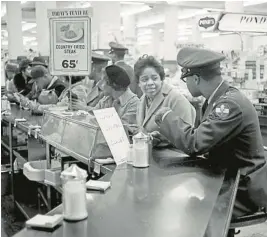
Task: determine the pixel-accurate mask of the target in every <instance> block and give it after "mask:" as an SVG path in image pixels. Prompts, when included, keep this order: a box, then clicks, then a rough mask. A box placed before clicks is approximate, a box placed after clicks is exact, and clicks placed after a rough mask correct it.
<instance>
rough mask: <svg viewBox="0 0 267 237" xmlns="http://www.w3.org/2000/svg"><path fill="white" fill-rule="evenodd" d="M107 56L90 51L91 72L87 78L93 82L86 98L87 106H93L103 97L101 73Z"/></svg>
mask: <svg viewBox="0 0 267 237" xmlns="http://www.w3.org/2000/svg"><path fill="white" fill-rule="evenodd" d="M109 60H110V58H109V57H107V56H105V55H101V54H97V53H95V52H92V72H91V74H90V75H89V79H90V80H91V81H92V82H93V88H92V90H91V91H90V92H89V94H88V95H87V98H86V103H87V106H91V107H94V106H96V105H97V104H98V102H99V101H100V100H101V99H102V98H103V97H104V92H103V82H104V81H103V80H101V79H102V75H103V72H104V68H105V67H106V66H107V65H108V61H109Z"/></svg>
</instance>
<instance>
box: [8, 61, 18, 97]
mask: <svg viewBox="0 0 267 237" xmlns="http://www.w3.org/2000/svg"><path fill="white" fill-rule="evenodd" d="M17 72H18V65H17V64H14V63H7V64H6V67H5V74H6V75H5V76H6V95H7V98H8V100H9V101H10V102H16V98H15V96H14V93H16V92H18V90H17V88H16V87H15V84H14V76H15V75H16V74H17Z"/></svg>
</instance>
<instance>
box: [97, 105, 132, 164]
mask: <svg viewBox="0 0 267 237" xmlns="http://www.w3.org/2000/svg"><path fill="white" fill-rule="evenodd" d="M93 112H94V115H95V117H96V120H97V122H98V124H99V126H100V128H101V131H102V132H103V135H104V137H105V139H106V141H107V143H108V146H109V148H110V151H111V153H112V155H113V158H114V160H115V162H116V164H117V165H119V164H122V163H124V162H126V161H127V154H128V149H129V140H128V137H127V135H126V133H125V130H124V128H123V125H122V122H121V120H120V117H119V115H118V114H117V112H116V110H115V109H114V108H113V107H112V108H107V109H99V110H94V111H93Z"/></svg>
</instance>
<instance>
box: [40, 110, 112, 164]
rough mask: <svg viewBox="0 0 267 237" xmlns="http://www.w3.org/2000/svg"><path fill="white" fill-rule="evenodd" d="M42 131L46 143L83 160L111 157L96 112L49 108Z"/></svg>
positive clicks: (86, 161)
mask: <svg viewBox="0 0 267 237" xmlns="http://www.w3.org/2000/svg"><path fill="white" fill-rule="evenodd" d="M41 133H42V136H43V139H45V140H46V142H47V143H49V144H51V145H52V146H54V147H55V148H57V149H59V150H60V151H62V152H64V153H67V154H68V155H70V156H73V157H74V158H76V159H78V160H79V161H81V162H83V163H88V161H89V159H92V158H98V159H99V158H107V157H111V152H110V149H109V147H108V145H107V143H106V140H105V138H104V136H103V133H102V131H101V129H100V127H99V125H98V123H97V121H96V118H95V117H94V115H91V114H86V115H85V114H80V113H79V112H75V111H74V112H64V111H53V112H52V111H49V112H48V111H46V112H45V113H44V117H43V123H42V131H41Z"/></svg>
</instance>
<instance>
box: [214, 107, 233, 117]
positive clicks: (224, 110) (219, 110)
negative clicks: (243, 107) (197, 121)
mask: <svg viewBox="0 0 267 237" xmlns="http://www.w3.org/2000/svg"><path fill="white" fill-rule="evenodd" d="M215 113H216V115H217V116H218V117H220V118H226V117H227V116H228V115H229V113H230V107H229V105H228V104H227V103H221V104H219V105H217V106H216V107H215Z"/></svg>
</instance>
